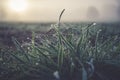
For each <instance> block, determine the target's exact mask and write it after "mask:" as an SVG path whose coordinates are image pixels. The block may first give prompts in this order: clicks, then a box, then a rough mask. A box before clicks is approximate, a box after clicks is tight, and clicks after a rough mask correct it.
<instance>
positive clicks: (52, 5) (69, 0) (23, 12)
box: [0, 0, 120, 22]
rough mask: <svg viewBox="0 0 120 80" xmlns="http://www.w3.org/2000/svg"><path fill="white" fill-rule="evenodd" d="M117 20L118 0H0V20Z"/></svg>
mask: <svg viewBox="0 0 120 80" xmlns="http://www.w3.org/2000/svg"><path fill="white" fill-rule="evenodd" d="M62 9H66V11H65V14H64V16H63V18H62V21H65V22H86V21H87V22H93V21H95V22H119V21H120V0H0V21H8V22H9V21H13V22H14V21H15V22H16V21H18V22H56V21H57V19H58V16H59V14H60V12H61V10H62Z"/></svg>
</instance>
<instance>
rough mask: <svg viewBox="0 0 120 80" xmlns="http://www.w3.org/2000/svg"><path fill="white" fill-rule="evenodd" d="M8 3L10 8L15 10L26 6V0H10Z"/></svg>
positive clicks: (22, 9) (18, 10) (23, 8)
mask: <svg viewBox="0 0 120 80" xmlns="http://www.w3.org/2000/svg"><path fill="white" fill-rule="evenodd" d="M8 5H9V8H10V9H11V10H13V11H16V12H22V11H25V10H26V9H27V8H28V2H27V0H10V1H9V2H8Z"/></svg>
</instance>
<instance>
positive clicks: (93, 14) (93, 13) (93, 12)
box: [87, 6, 99, 20]
mask: <svg viewBox="0 0 120 80" xmlns="http://www.w3.org/2000/svg"><path fill="white" fill-rule="evenodd" d="M87 17H88V19H90V20H96V19H97V18H98V17H99V11H98V10H97V8H96V7H94V6H91V7H88V10H87Z"/></svg>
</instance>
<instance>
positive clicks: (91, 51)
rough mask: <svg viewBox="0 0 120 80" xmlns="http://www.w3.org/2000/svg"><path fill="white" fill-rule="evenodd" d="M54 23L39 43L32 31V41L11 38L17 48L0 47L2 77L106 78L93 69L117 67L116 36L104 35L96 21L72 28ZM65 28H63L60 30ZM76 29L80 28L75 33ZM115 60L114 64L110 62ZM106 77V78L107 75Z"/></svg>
mask: <svg viewBox="0 0 120 80" xmlns="http://www.w3.org/2000/svg"><path fill="white" fill-rule="evenodd" d="M63 12H64V10H63V11H62V13H61V14H60V17H59V23H58V24H56V25H53V28H52V30H54V31H55V33H54V34H48V35H44V38H40V39H41V42H40V44H39V43H38V42H36V41H35V36H36V34H35V33H34V32H33V35H32V39H31V43H29V45H27V46H22V45H21V44H20V43H19V42H18V41H17V40H16V39H15V38H12V40H13V42H14V44H15V46H16V49H15V50H6V49H5V50H3V49H1V51H0V65H1V66H0V71H1V72H0V79H2V80H93V79H94V80H96V78H95V76H96V75H97V76H98V77H97V78H99V79H100V80H106V79H105V78H104V76H102V75H101V74H100V75H99V72H98V71H97V70H96V69H97V68H96V67H97V66H98V64H99V65H102V64H103V63H106V64H112V65H115V66H117V67H120V65H119V62H120V59H119V58H120V57H119V56H120V54H119V53H120V42H119V37H118V36H110V37H109V36H104V34H103V33H102V30H95V29H93V27H96V25H95V23H92V24H89V25H88V26H85V27H81V28H80V29H79V30H78V28H76V29H72V28H68V29H65V30H64V29H61V27H62V26H61V25H60V19H61V16H62V14H63ZM63 30H64V31H63ZM76 30H77V31H79V32H77V33H76ZM113 63H114V64H113ZM108 80H109V79H108Z"/></svg>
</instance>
